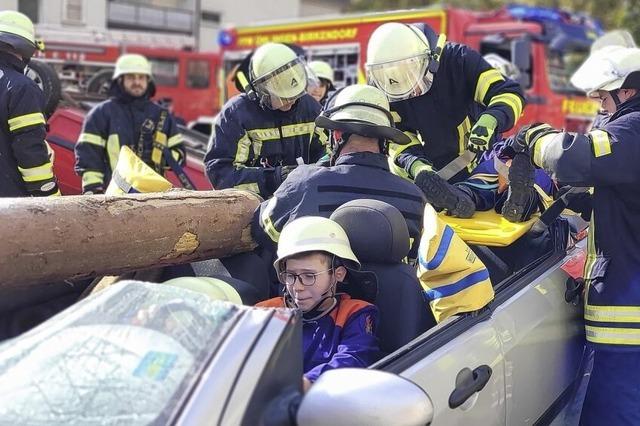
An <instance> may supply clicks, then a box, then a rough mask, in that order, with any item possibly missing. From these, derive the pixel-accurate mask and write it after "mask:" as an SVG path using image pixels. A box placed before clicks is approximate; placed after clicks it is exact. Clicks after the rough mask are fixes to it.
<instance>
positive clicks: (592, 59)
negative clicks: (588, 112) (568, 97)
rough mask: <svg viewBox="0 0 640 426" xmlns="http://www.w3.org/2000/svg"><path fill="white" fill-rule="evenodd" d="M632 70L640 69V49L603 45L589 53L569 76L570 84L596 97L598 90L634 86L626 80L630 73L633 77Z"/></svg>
mask: <svg viewBox="0 0 640 426" xmlns="http://www.w3.org/2000/svg"><path fill="white" fill-rule="evenodd" d="M634 71H640V49H638V48H635V47H623V46H605V47H603V48H601V49H599V50H597V51H596V52H594V53H592V54H591V55H589V57H588V58H587V60H586V61H585V62H584V63H583V64H582V65H581V66H580V68H578V70H577V71H576V72H575V73H574V74H573V76H572V77H571V84H573V85H574V86H576V87H577V88H579V89H581V90H583V91H585V92H586V93H587V96H589V97H591V98H597V97H598V91H599V90H605V91H608V92H612V91H615V90H618V89H620V88H635V85H636V83H635V82H631V81H630V80H629V81H628V77H630V76H631V75H632V74H634V76H633V77H634V79H635V76H636V75H637V73H634Z"/></svg>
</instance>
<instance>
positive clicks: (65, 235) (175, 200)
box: [0, 190, 260, 292]
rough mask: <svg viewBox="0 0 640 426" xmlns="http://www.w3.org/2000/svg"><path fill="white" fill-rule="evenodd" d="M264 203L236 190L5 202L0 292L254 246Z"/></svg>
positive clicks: (0, 217) (0, 216) (1, 205)
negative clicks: (255, 223)
mask: <svg viewBox="0 0 640 426" xmlns="http://www.w3.org/2000/svg"><path fill="white" fill-rule="evenodd" d="M259 203H260V198H259V197H258V196H257V195H255V194H253V193H250V192H246V191H237V190H224V191H170V192H166V193H154V194H131V195H125V196H118V197H110V196H104V195H90V196H66V197H58V198H46V199H45V198H5V199H0V223H1V224H2V226H0V290H2V292H4V290H7V289H8V288H11V287H13V288H14V289H16V287H19V288H20V289H22V290H24V289H25V287H26V286H33V285H36V284H42V283H45V282H53V281H59V280H68V279H79V278H87V277H92V276H97V275H117V274H121V273H123V272H128V271H132V270H137V269H144V268H149V267H154V266H161V265H173V264H179V263H187V262H191V261H196V260H202V259H210V258H216V257H224V256H228V255H231V254H234V253H239V252H243V251H248V250H251V249H252V248H253V247H255V243H254V242H253V240H252V238H251V234H250V226H249V225H250V223H251V219H252V217H253V212H254V210H255V209H256V207H257V206H258V205H259Z"/></svg>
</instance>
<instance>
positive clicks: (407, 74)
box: [366, 53, 432, 102]
mask: <svg viewBox="0 0 640 426" xmlns="http://www.w3.org/2000/svg"><path fill="white" fill-rule="evenodd" d="M428 66H429V56H428V54H426V53H424V54H420V55H417V56H413V57H411V58H406V59H401V60H399V61H392V62H385V63H381V64H367V65H366V70H367V80H368V82H369V84H371V85H373V86H376V87H377V88H378V89H380V90H382V91H383V92H384V93H385V94H386V95H387V97H388V98H389V102H396V101H401V100H404V99H409V98H413V97H415V96H420V95H422V94H424V93H426V92H427V91H429V89H430V88H431V82H432V79H431V78H430V75H428V74H427V67H428Z"/></svg>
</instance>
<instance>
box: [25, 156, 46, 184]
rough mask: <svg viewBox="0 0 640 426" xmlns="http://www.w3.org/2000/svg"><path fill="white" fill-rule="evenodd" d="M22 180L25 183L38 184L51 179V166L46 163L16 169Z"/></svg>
mask: <svg viewBox="0 0 640 426" xmlns="http://www.w3.org/2000/svg"><path fill="white" fill-rule="evenodd" d="M18 170H19V171H20V174H21V175H22V180H23V181H25V182H38V181H41V180H47V179H53V165H52V164H51V162H50V161H47V162H46V163H44V164H43V165H41V166H36V167H27V168H22V167H18Z"/></svg>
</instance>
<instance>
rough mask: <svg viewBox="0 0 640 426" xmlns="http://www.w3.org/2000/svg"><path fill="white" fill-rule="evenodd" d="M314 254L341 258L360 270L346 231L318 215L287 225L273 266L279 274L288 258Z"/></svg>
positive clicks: (295, 220)
mask: <svg viewBox="0 0 640 426" xmlns="http://www.w3.org/2000/svg"><path fill="white" fill-rule="evenodd" d="M315 251H323V252H326V253H329V254H332V255H334V256H336V257H338V258H340V259H342V261H343V262H345V263H348V265H346V266H347V267H348V268H350V269H354V270H358V269H360V262H359V261H358V258H357V257H356V255H355V254H354V253H353V251H352V250H351V244H350V243H349V237H347V233H346V232H345V231H344V229H342V227H341V226H340V225H338V224H337V223H336V222H334V221H333V220H331V219H327V218H326V217H319V216H305V217H300V218H297V219H294V220H293V221H291V222H289V223H287V224H286V225H285V226H284V228H283V229H282V233H281V234H280V239H279V240H278V251H277V254H278V258H277V259H276V261H275V262H274V263H273V266H274V267H275V268H276V271H278V272H280V271H282V268H283V267H284V265H283V261H284V260H286V259H287V258H288V257H290V256H293V255H296V254H299V253H306V252H315Z"/></svg>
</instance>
